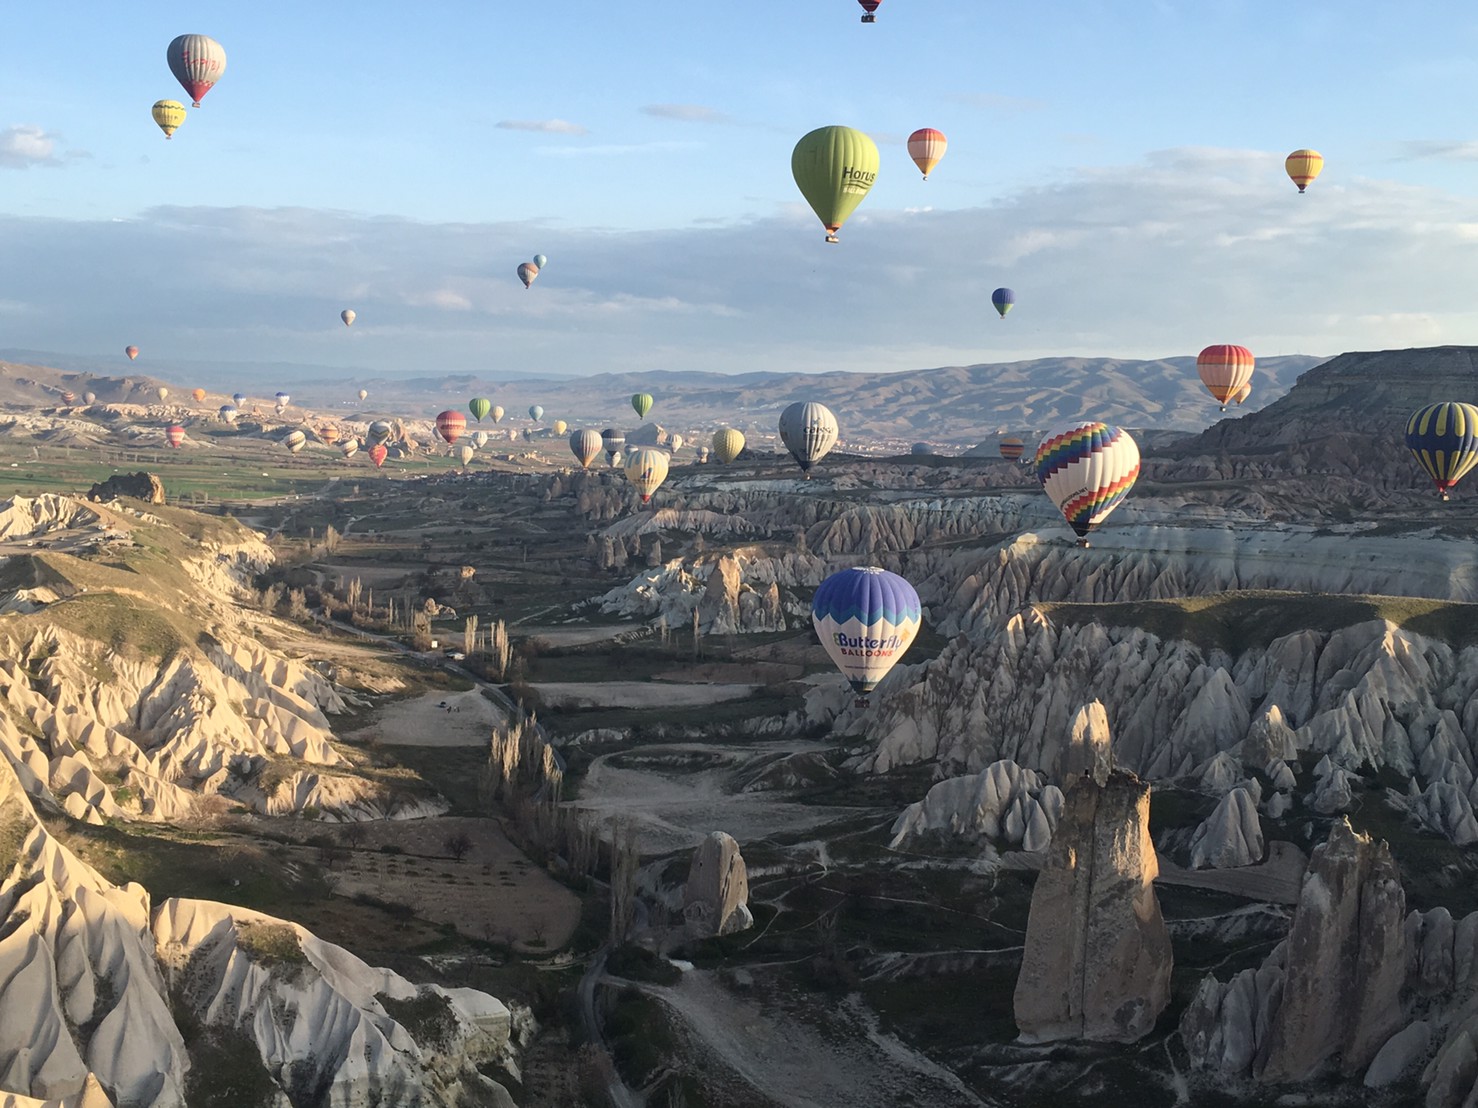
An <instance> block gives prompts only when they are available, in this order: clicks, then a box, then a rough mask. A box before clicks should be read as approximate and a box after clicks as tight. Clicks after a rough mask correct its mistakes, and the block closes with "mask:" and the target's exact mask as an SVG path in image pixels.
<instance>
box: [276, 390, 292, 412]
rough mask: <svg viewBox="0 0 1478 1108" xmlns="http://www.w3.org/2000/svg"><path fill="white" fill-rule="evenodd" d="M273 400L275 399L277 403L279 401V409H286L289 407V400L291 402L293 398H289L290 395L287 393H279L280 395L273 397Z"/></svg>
mask: <svg viewBox="0 0 1478 1108" xmlns="http://www.w3.org/2000/svg"><path fill="white" fill-rule="evenodd" d="M272 399H274V400H276V401H277V406H278V407H279V408H286V407H287V403H288V401H289V400H291V399H292V397H291V396H289V395H288V394H287V393H285V392H279V393H278V394H277V395H276V396H274V397H273V398H272Z"/></svg>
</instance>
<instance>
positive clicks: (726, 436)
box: [713, 427, 744, 465]
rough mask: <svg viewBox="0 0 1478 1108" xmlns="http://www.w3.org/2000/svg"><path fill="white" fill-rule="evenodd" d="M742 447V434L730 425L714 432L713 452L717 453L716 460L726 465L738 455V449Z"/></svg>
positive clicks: (740, 449)
mask: <svg viewBox="0 0 1478 1108" xmlns="http://www.w3.org/2000/svg"><path fill="white" fill-rule="evenodd" d="M743 449H744V435H743V434H742V433H741V432H739V431H736V430H734V428H732V427H725V428H724V429H723V430H722V431H716V432H714V436H713V452H714V453H715V454H716V455H718V460H719V461H721V462H723V463H724V464H725V465H728V464H729V463H730V462H732V461H733V460H734V459H735V458H737V457H739V453H740V451H742V450H743Z"/></svg>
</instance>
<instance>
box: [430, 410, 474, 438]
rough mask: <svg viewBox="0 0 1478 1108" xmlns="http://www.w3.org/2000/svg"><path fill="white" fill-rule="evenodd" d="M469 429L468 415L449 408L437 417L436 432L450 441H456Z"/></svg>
mask: <svg viewBox="0 0 1478 1108" xmlns="http://www.w3.org/2000/svg"><path fill="white" fill-rule="evenodd" d="M465 430H467V417H466V416H464V415H463V414H462V413H461V412H458V411H455V410H453V409H451V408H448V409H447V410H446V411H444V412H442V413H441V414H440V415H438V416H437V417H436V432H437V434H439V435H440V436H441V437H442V438H444V439H446V441H447V442H448V443H455V442H456V441H457V440H458V439H459V438H461V437H462V432H463V431H465Z"/></svg>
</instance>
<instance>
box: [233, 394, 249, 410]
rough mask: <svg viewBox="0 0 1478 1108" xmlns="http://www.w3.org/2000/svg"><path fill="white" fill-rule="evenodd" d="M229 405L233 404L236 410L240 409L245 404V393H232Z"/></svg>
mask: <svg viewBox="0 0 1478 1108" xmlns="http://www.w3.org/2000/svg"><path fill="white" fill-rule="evenodd" d="M231 403H233V404H235V405H236V406H237V407H238V408H239V407H241V405H243V404H245V403H246V393H244V392H233V393H232V394H231Z"/></svg>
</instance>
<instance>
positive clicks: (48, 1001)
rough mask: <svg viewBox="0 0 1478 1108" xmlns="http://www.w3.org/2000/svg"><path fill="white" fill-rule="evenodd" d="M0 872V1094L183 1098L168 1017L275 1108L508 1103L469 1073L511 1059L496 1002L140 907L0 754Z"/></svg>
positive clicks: (269, 928)
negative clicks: (241, 1073) (36, 801)
mask: <svg viewBox="0 0 1478 1108" xmlns="http://www.w3.org/2000/svg"><path fill="white" fill-rule="evenodd" d="M0 874H3V876H0V1104H5V1103H12V1104H15V1105H17V1106H20V1105H29V1104H33V1103H46V1104H57V1105H65V1106H66V1108H101V1106H102V1105H110V1104H118V1105H151V1106H155V1108H184V1105H185V1094H186V1085H187V1078H188V1076H189V1075H190V1072H191V1070H192V1068H193V1067H192V1061H191V1057H190V1051H189V1048H188V1047H187V1045H186V1042H185V1039H184V1037H183V1036H182V1035H181V1032H180V1029H179V1027H178V1026H177V1024H176V1022H175V1018H176V1017H175V1013H176V1012H178V1011H181V1010H188V1011H190V1012H192V1014H193V1016H194V1018H195V1019H196V1020H198V1021H199V1023H200V1024H201V1025H202V1026H204V1027H205V1028H207V1029H209V1030H210V1031H212V1032H221V1033H227V1034H230V1035H232V1036H234V1037H235V1038H236V1040H237V1041H238V1042H239V1043H241V1044H242V1045H243V1047H244V1049H246V1050H248V1051H250V1052H253V1053H255V1055H256V1057H257V1058H258V1059H259V1064H260V1067H261V1069H260V1076H261V1078H262V1080H263V1081H264V1082H265V1083H266V1084H267V1085H268V1086H269V1087H272V1088H275V1089H276V1090H277V1096H278V1101H277V1102H278V1103H283V1104H286V1103H288V1099H287V1097H288V1094H289V1093H291V1095H292V1096H293V1097H294V1098H297V1099H295V1100H294V1101H293V1102H294V1103H306V1102H307V1101H305V1100H303V1099H302V1098H303V1096H304V1090H307V1089H312V1090H315V1091H314V1093H313V1096H314V1098H315V1099H314V1100H313V1102H314V1103H324V1104H334V1105H355V1104H371V1103H395V1104H404V1105H408V1106H410V1105H420V1106H424V1108H431V1106H432V1105H437V1104H450V1103H459V1102H462V1099H463V1098H464V1096H465V1097H467V1098H471V1097H474V1096H475V1097H477V1098H478V1099H477V1100H476V1101H475V1102H476V1103H492V1104H511V1103H512V1102H511V1101H510V1100H508V1099H507V1095H506V1092H505V1091H504V1090H502V1089H501V1087H499V1086H497V1085H496V1084H495V1083H494V1082H492V1081H491V1080H489V1079H488V1078H487V1077H484V1076H482V1074H481V1073H479V1072H478V1067H483V1068H487V1067H488V1066H489V1064H490V1063H500V1062H506V1061H508V1060H509V1059H510V1058H511V1054H510V1049H511V1048H510V1044H509V1024H510V1014H509V1011H508V1009H507V1008H506V1007H505V1006H504V1005H503V1004H502V1003H501V1002H499V1001H498V1000H496V999H495V998H493V997H491V996H488V995H487V994H485V993H481V992H477V991H475V990H472V989H441V988H439V987H437V986H432V985H422V986H416V985H412V984H411V983H410V982H408V981H406V980H405V979H404V978H401V977H400V976H399V975H398V974H395V973H392V972H391V971H389V970H381V969H374V968H372V967H370V966H368V965H366V964H365V963H363V962H362V961H360V960H359V959H358V958H356V957H354V956H353V955H351V954H350V953H349V952H348V951H346V950H344V949H342V948H341V947H337V946H334V945H332V944H330V943H326V942H323V941H322V940H320V939H318V938H316V937H314V936H313V935H312V934H310V933H309V932H307V931H305V930H304V929H302V928H301V927H298V926H297V925H295V924H292V923H288V922H286V921H283V920H278V919H274V918H272V917H270V916H264V915H261V914H259V913H255V912H250V911H247V910H245V909H241V908H236V907H232V906H228V905H224V904H215V903H210V902H206V901H186V900H171V901H166V902H165V903H164V904H162V905H160V907H159V908H158V909H157V910H151V906H150V901H149V895H148V893H147V892H146V891H145V890H144V889H143V888H142V887H141V886H139V885H137V884H129V885H127V886H124V887H122V888H120V887H118V886H115V885H113V884H111V883H109V882H107V881H105V880H104V879H103V878H102V877H101V876H99V875H98V874H97V873H96V871H94V870H93V869H92V868H91V867H90V866H88V865H87V864H86V863H84V862H82V861H81V860H80V859H79V858H77V857H76V856H75V855H73V854H72V853H71V852H70V851H69V850H67V848H66V847H65V846H64V845H62V844H61V843H60V842H59V841H58V840H57V839H56V838H54V837H53V836H52V835H51V834H50V833H49V832H48V831H47V829H46V827H45V825H43V824H42V823H41V822H40V820H38V819H37V817H36V814H35V810H34V808H33V805H32V800H31V798H30V797H29V796H28V795H27V793H26V791H25V790H24V789H23V788H22V787H21V782H20V779H19V775H18V774H17V772H16V770H15V769H13V768H12V766H11V764H10V763H9V762H7V761H4V760H0ZM249 1056H250V1054H248V1057H249ZM208 1077H209V1075H206V1078H207V1079H208ZM7 1098H8V1099H7ZM469 1102H471V1101H470V1099H469Z"/></svg>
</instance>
